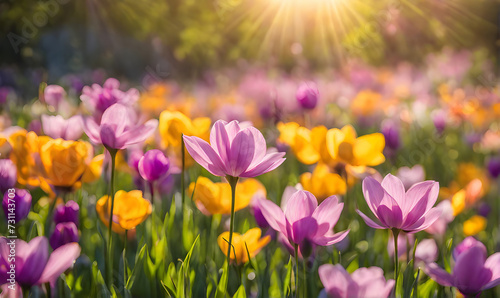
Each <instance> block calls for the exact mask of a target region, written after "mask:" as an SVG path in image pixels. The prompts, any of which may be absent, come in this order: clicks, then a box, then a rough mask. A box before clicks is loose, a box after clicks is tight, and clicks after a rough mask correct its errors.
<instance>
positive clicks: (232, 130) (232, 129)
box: [223, 120, 241, 143]
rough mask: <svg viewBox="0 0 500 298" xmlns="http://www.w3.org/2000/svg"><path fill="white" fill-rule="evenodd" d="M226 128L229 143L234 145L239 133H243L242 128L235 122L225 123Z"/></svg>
mask: <svg viewBox="0 0 500 298" xmlns="http://www.w3.org/2000/svg"><path fill="white" fill-rule="evenodd" d="M223 123H224V126H225V127H226V132H227V136H228V138H229V143H232V142H233V140H234V138H235V137H236V135H237V134H238V132H240V131H241V127H240V124H239V122H238V121H236V120H233V121H231V122H229V123H226V122H225V121H223Z"/></svg>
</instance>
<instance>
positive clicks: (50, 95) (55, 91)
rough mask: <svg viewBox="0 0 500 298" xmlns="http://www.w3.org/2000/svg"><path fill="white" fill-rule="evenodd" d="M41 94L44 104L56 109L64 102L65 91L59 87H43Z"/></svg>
mask: <svg viewBox="0 0 500 298" xmlns="http://www.w3.org/2000/svg"><path fill="white" fill-rule="evenodd" d="M43 94H44V99H45V103H47V104H48V105H51V106H53V107H55V108H57V107H58V106H59V104H60V103H61V102H62V101H63V100H64V97H65V96H66V91H64V88H63V87H61V86H58V85H48V86H47V87H45V90H44V92H43Z"/></svg>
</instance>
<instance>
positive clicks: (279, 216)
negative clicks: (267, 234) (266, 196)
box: [257, 200, 288, 238]
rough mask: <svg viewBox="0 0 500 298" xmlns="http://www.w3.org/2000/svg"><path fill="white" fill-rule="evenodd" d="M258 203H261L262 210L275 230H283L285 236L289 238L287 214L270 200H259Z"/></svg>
mask: <svg viewBox="0 0 500 298" xmlns="http://www.w3.org/2000/svg"><path fill="white" fill-rule="evenodd" d="M257 204H259V207H260V211H261V212H262V215H263V216H264V218H265V219H266V221H267V223H268V224H269V226H271V228H273V230H275V231H277V232H281V233H282V234H283V235H284V236H285V238H288V233H287V231H286V219H285V214H283V211H282V210H281V208H280V207H278V205H276V204H275V203H273V202H271V201H269V200H259V201H258V203H257Z"/></svg>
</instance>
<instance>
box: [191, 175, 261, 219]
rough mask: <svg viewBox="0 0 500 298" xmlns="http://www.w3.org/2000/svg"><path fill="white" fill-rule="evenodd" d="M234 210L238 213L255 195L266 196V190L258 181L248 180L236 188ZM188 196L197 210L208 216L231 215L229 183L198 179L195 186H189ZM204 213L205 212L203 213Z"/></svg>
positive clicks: (204, 178)
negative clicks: (190, 196) (191, 197)
mask: <svg viewBox="0 0 500 298" xmlns="http://www.w3.org/2000/svg"><path fill="white" fill-rule="evenodd" d="M236 189H237V191H236V200H235V206H234V210H235V211H238V210H241V209H243V208H245V207H246V206H248V204H250V201H251V200H252V198H253V197H254V195H255V194H257V193H258V192H260V193H261V194H262V195H263V196H264V197H265V196H266V189H265V187H264V186H263V185H262V183H260V182H259V181H258V180H256V179H253V178H249V179H246V180H244V181H242V182H240V183H238V185H237V186H236ZM193 191H194V195H193ZM188 192H189V194H190V195H192V196H193V200H194V201H195V203H196V205H197V206H198V209H200V210H201V211H202V212H204V213H209V214H229V213H231V187H230V186H229V183H225V182H217V183H215V182H212V181H211V180H210V179H208V178H206V177H198V180H197V181H196V184H195V183H194V182H192V183H191V184H190V185H189V190H188ZM205 211H206V212H205Z"/></svg>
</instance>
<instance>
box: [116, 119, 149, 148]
mask: <svg viewBox="0 0 500 298" xmlns="http://www.w3.org/2000/svg"><path fill="white" fill-rule="evenodd" d="M157 127H158V120H156V119H151V120H149V121H147V122H146V123H144V124H143V125H139V126H137V127H136V128H134V129H131V130H128V131H127V132H125V133H124V134H122V135H121V136H119V137H118V142H119V143H120V144H124V145H123V146H124V147H127V146H130V145H134V144H137V143H141V142H144V141H145V140H146V139H147V138H149V137H150V136H151V135H152V134H153V133H154V131H155V130H156V128H157ZM121 149H123V148H121Z"/></svg>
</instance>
